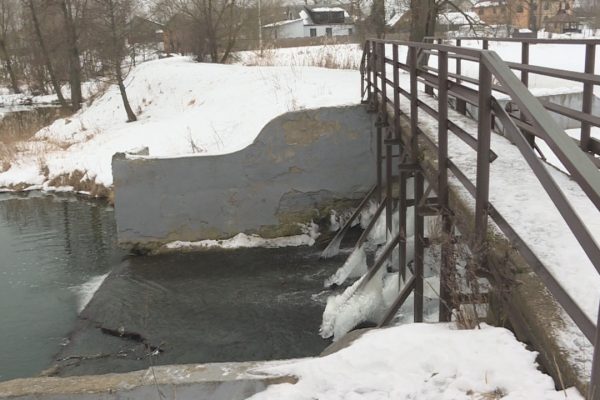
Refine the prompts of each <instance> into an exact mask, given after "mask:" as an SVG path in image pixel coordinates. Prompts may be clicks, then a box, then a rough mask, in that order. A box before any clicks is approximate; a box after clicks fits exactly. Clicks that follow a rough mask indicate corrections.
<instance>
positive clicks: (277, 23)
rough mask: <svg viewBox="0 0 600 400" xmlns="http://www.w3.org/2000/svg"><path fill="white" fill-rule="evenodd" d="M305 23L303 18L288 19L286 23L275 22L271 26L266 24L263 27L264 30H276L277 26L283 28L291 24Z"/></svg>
mask: <svg viewBox="0 0 600 400" xmlns="http://www.w3.org/2000/svg"><path fill="white" fill-rule="evenodd" d="M300 21H303V20H302V18H296V19H287V20H285V21H277V22H273V23H271V24H266V25H263V26H262V27H263V28H275V27H277V26H282V25H289V24H293V23H295V22H300Z"/></svg>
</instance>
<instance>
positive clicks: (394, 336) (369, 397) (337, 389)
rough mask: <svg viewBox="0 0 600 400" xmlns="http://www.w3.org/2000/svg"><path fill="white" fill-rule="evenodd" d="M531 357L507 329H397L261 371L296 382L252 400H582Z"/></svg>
mask: <svg viewBox="0 0 600 400" xmlns="http://www.w3.org/2000/svg"><path fill="white" fill-rule="evenodd" d="M535 358H536V353H534V352H531V351H529V350H527V349H526V347H525V345H524V344H522V343H520V342H518V341H517V340H516V339H515V337H514V335H513V334H512V333H511V332H509V331H508V330H506V329H504V328H494V327H490V326H486V325H485V324H482V329H476V330H461V329H457V327H456V326H455V325H452V324H411V325H404V326H397V327H392V328H387V329H379V330H373V331H370V332H367V333H365V334H364V335H363V336H362V337H360V338H359V339H357V340H356V341H354V342H353V343H352V344H351V345H350V346H349V347H346V348H344V349H342V350H340V351H338V352H336V353H333V354H331V355H329V356H326V357H322V358H309V359H304V360H296V361H292V362H290V363H287V364H286V363H284V364H280V365H277V366H274V367H262V368H261V369H259V370H256V371H255V373H257V374H269V375H292V376H296V377H298V379H299V381H298V382H297V383H295V384H290V383H284V384H278V385H271V386H269V387H268V388H267V389H266V390H265V391H263V392H260V393H257V394H256V395H254V396H252V397H251V399H252V400H271V399H288V400H300V399H307V400H308V399H329V400H353V399H363V400H379V399H398V400H408V399H424V400H425V399H448V400H449V399H453V400H471V399H487V398H489V399H496V398H500V397H501V398H502V399H507V400H517V399H519V400H531V399H544V400H562V399H564V398H565V397H567V398H568V399H571V400H577V399H583V397H582V396H581V395H580V394H579V393H578V392H577V390H575V389H573V388H570V389H567V390H566V391H564V392H563V391H557V390H555V389H554V382H553V381H552V379H551V378H550V377H549V376H547V375H545V374H543V373H542V372H540V371H539V370H538V369H537V365H536V362H535Z"/></svg>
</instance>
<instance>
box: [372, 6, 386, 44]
mask: <svg viewBox="0 0 600 400" xmlns="http://www.w3.org/2000/svg"><path fill="white" fill-rule="evenodd" d="M371 23H372V24H373V25H374V26H375V34H376V35H377V38H378V39H383V38H384V37H385V2H384V0H374V1H373V5H372V7H371Z"/></svg>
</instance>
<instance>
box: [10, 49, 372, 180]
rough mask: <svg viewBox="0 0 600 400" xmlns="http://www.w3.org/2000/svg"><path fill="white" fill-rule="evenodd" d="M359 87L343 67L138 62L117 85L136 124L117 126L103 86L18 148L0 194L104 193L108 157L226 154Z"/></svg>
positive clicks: (115, 102)
mask: <svg viewBox="0 0 600 400" xmlns="http://www.w3.org/2000/svg"><path fill="white" fill-rule="evenodd" d="M359 88H360V85H359V75H358V73H357V72H356V71H348V70H333V69H325V68H315V67H298V68H290V67H247V66H239V65H215V64H202V63H196V62H192V61H191V60H189V59H188V58H183V57H174V58H170V59H163V60H158V61H151V62H147V63H144V64H142V65H140V66H139V67H137V68H136V69H135V70H134V71H133V72H132V73H131V75H130V76H129V78H128V80H127V91H128V96H129V99H130V102H131V104H132V107H133V109H134V111H135V112H136V114H137V116H138V121H137V122H134V123H127V122H126V118H125V113H124V111H123V106H122V104H121V98H120V96H119V93H118V90H117V88H116V87H111V88H110V89H109V90H108V91H107V92H106V93H105V94H104V95H103V96H102V97H100V98H99V99H97V100H96V101H95V102H94V103H93V104H92V105H91V106H89V107H85V108H84V109H83V110H82V111H80V112H78V113H77V114H75V115H73V116H72V117H69V118H64V119H60V120H58V121H56V122H55V123H54V124H52V125H50V126H49V127H47V128H44V129H42V130H41V131H39V132H38V133H37V134H36V135H35V137H34V138H33V140H31V141H29V142H25V143H21V144H20V145H19V151H18V153H17V154H16V156H15V157H14V159H12V160H10V168H7V169H6V170H4V171H3V172H0V187H3V188H10V187H11V186H12V187H14V186H17V185H18V186H20V187H29V188H38V189H39V188H42V189H47V188H49V187H51V186H65V185H67V186H69V185H76V183H77V182H73V179H61V177H68V176H72V175H73V174H74V173H75V174H74V175H75V178H76V179H78V180H80V181H91V182H94V183H95V184H97V185H103V186H105V187H110V186H111V185H112V173H111V159H112V156H113V154H115V153H117V152H127V151H130V150H133V149H138V148H140V147H148V149H149V153H150V154H149V155H150V156H152V157H179V156H184V155H194V154H195V155H216V154H224V153H230V152H234V151H237V150H240V149H242V148H244V147H246V146H247V145H249V144H250V143H252V142H253V140H254V139H255V138H256V136H257V135H258V134H259V133H260V130H261V129H262V127H263V126H265V125H266V124H267V123H268V122H269V121H270V120H271V119H273V118H275V117H277V116H278V115H281V114H283V113H286V112H289V111H297V110H301V109H311V108H318V107H328V106H340V105H349V104H356V103H358V102H359V100H360V98H359V96H360V94H359ZM64 189H67V190H68V189H69V187H66V188H64ZM71 189H72V188H71Z"/></svg>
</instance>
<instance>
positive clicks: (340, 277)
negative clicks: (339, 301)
mask: <svg viewBox="0 0 600 400" xmlns="http://www.w3.org/2000/svg"><path fill="white" fill-rule="evenodd" d="M366 272H367V252H366V251H365V245H364V244H363V245H362V246H360V247H357V248H356V249H354V251H353V252H352V254H350V257H348V259H346V262H345V263H344V265H342V266H341V267H340V268H339V269H338V270H337V271H336V272H335V274H333V275H332V276H330V277H329V278H327V279H326V280H325V287H331V286H333V285H341V284H342V283H344V282H345V281H346V279H348V278H359V277H361V276H362V275H363V274H365V273H366Z"/></svg>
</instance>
